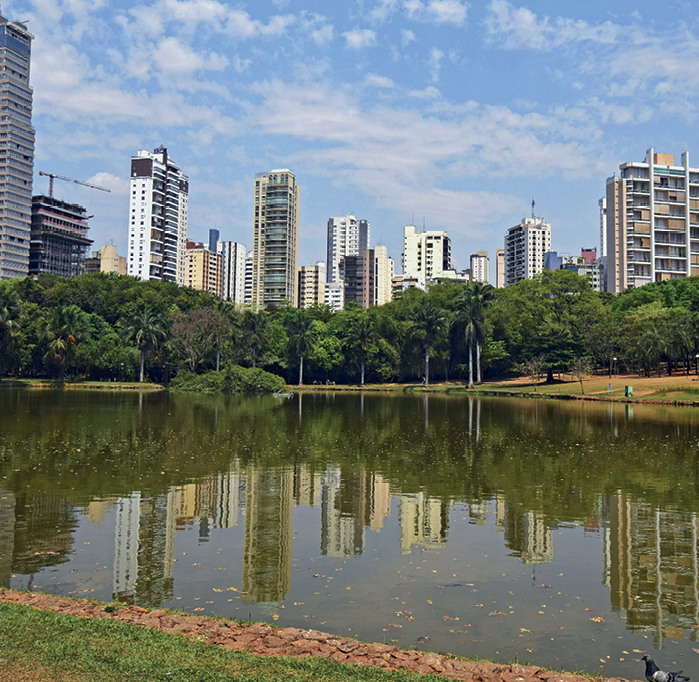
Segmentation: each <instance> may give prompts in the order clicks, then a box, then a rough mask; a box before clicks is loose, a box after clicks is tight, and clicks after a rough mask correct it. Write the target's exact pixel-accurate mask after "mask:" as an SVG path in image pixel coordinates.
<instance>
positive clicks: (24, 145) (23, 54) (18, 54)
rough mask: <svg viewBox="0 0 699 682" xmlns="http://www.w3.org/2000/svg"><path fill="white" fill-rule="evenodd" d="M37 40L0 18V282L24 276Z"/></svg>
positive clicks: (29, 200) (26, 256) (30, 203)
mask: <svg viewBox="0 0 699 682" xmlns="http://www.w3.org/2000/svg"><path fill="white" fill-rule="evenodd" d="M33 38H34V36H33V35H32V34H31V33H29V31H27V28H26V26H24V25H23V24H21V23H17V22H11V21H8V20H7V19H5V17H3V16H2V14H0V59H1V60H2V63H3V67H2V70H1V71H0V90H1V91H2V98H1V99H2V102H0V121H1V123H0V131H2V132H1V133H0V279H11V278H13V277H26V276H27V273H28V271H29V241H30V225H31V214H32V177H33V172H34V128H32V100H33V96H32V89H31V88H30V87H29V64H30V59H31V44H32V40H33Z"/></svg>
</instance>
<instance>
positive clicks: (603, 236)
mask: <svg viewBox="0 0 699 682" xmlns="http://www.w3.org/2000/svg"><path fill="white" fill-rule="evenodd" d="M597 205H598V206H599V247H600V249H599V257H600V258H604V257H605V256H606V255H607V251H606V249H607V197H606V196H604V197H602V198H601V199H600V200H599V201H598V202H597Z"/></svg>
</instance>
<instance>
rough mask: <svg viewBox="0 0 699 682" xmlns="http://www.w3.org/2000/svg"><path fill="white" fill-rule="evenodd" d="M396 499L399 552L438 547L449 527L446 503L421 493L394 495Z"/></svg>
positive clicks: (444, 543) (407, 552) (441, 547)
mask: <svg viewBox="0 0 699 682" xmlns="http://www.w3.org/2000/svg"><path fill="white" fill-rule="evenodd" d="M395 497H396V498H397V499H398V500H399V501H400V511H399V515H398V521H399V524H400V547H401V552H402V553H403V554H410V553H412V551H413V548H418V549H426V550H441V549H443V548H444V547H445V545H446V541H447V532H448V530H449V505H448V503H446V502H443V501H442V500H438V499H436V498H432V497H427V496H426V495H425V493H422V492H420V493H415V494H413V495H404V494H398V495H396V496H395Z"/></svg>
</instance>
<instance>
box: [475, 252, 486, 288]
mask: <svg viewBox="0 0 699 682" xmlns="http://www.w3.org/2000/svg"><path fill="white" fill-rule="evenodd" d="M471 281H472V282H486V283H487V282H490V258H488V252H487V251H477V252H476V253H472V254H471Z"/></svg>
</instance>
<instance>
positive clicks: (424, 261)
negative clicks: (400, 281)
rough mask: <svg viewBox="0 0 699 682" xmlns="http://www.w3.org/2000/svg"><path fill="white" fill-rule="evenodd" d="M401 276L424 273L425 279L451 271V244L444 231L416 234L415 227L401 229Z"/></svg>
mask: <svg viewBox="0 0 699 682" xmlns="http://www.w3.org/2000/svg"><path fill="white" fill-rule="evenodd" d="M402 265H403V274H404V275H414V274H416V273H418V272H424V274H425V279H426V280H430V279H432V278H433V277H437V276H438V275H440V274H441V273H442V272H443V271H444V270H451V269H452V265H451V242H450V240H449V237H447V233H446V232H445V231H444V230H426V231H425V232H418V231H417V228H416V227H415V225H406V226H405V227H404V228H403V260H402Z"/></svg>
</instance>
